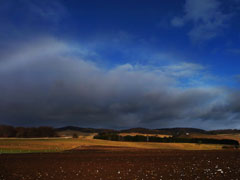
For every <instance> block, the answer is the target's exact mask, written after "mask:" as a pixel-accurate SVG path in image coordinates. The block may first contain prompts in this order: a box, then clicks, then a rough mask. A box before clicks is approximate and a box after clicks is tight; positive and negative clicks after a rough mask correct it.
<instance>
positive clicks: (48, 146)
mask: <svg viewBox="0 0 240 180" xmlns="http://www.w3.org/2000/svg"><path fill="white" fill-rule="evenodd" d="M91 146H112V147H128V148H145V149H179V150H215V149H222V145H209V144H208V145H207V144H190V143H150V142H120V141H106V140H99V139H92V136H88V137H79V138H78V139H73V138H69V139H66V138H52V139H50V138H49V139H24V138H21V139H16V138H15V139H11V138H5V139H0V153H33V152H62V151H65V150H71V149H75V148H77V149H81V147H84V148H86V147H91Z"/></svg>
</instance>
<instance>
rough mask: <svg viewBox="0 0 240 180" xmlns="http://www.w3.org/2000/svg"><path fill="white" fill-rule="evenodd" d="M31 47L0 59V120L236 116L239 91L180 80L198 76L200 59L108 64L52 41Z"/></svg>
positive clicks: (163, 122)
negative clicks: (174, 62)
mask: <svg viewBox="0 0 240 180" xmlns="http://www.w3.org/2000/svg"><path fill="white" fill-rule="evenodd" d="M26 44H27V45H25V46H22V47H21V48H20V49H19V48H16V49H14V48H12V49H11V53H8V54H7V53H5V54H4V58H3V56H2V57H0V59H1V61H0V63H1V66H0V82H1V84H0V123H7V124H13V125H53V126H62V125H69V124H71V125H78V126H89V127H113V128H124V127H136V126H146V127H152V128H158V127H169V126H194V127H199V126H201V127H203V128H208V126H209V125H211V127H213V128H214V127H221V125H220V124H223V125H225V124H226V123H230V125H229V127H231V123H235V124H234V125H236V123H237V120H238V118H239V113H240V104H239V102H240V101H239V99H240V95H239V93H238V92H234V93H233V92H231V93H229V92H228V91H227V90H225V89H221V88H214V87H209V86H207V85H205V86H203V87H202V86H201V87H200V86H197V85H196V84H195V83H187V82H182V81H180V80H179V79H178V77H180V78H182V77H184V79H185V80H186V79H188V81H189V82H193V81H194V80H196V81H200V80H199V79H197V75H199V74H201V73H204V72H202V69H204V67H202V66H199V65H197V64H189V63H179V64H177V65H174V66H173V65H169V66H164V67H159V68H156V67H155V68H152V67H149V66H141V65H131V64H125V65H119V66H117V67H115V68H111V69H104V68H100V66H99V65H97V64H95V63H93V62H91V61H88V60H83V59H81V58H78V57H76V56H74V54H75V53H74V52H73V51H74V50H76V48H74V47H72V46H71V45H68V44H66V43H64V42H60V41H57V40H54V39H53V38H49V37H45V38H41V40H36V41H34V42H28V43H26ZM9 52H10V51H9ZM201 75H204V74H201ZM203 83H204V82H203V81H202V82H201V83H200V84H201V85H202V84H203ZM190 84H194V85H191V86H190ZM234 125H233V126H234Z"/></svg>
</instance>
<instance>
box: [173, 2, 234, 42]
mask: <svg viewBox="0 0 240 180" xmlns="http://www.w3.org/2000/svg"><path fill="white" fill-rule="evenodd" d="M232 15H233V13H232V12H229V13H226V12H224V11H223V9H222V4H221V2H220V1H218V0H186V1H185V5H184V15H183V16H176V17H174V18H173V19H172V21H171V24H172V25H173V26H175V27H182V26H185V25H186V24H189V23H191V24H192V26H193V27H192V28H191V30H190V31H189V33H188V35H189V37H190V38H191V40H192V41H193V42H195V43H197V42H202V41H205V40H209V39H212V38H214V37H216V36H218V35H219V34H220V32H221V31H222V29H224V28H225V27H226V26H227V24H228V21H229V19H230V18H231V17H232Z"/></svg>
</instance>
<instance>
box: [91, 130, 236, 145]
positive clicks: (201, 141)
mask: <svg viewBox="0 0 240 180" xmlns="http://www.w3.org/2000/svg"><path fill="white" fill-rule="evenodd" d="M94 139H103V140H110V141H130V142H163V143H197V144H225V145H237V146H238V145H239V143H238V141H236V140H232V139H208V138H181V137H157V136H143V135H136V136H129V135H128V136H120V135H119V134H115V133H99V134H98V135H95V136H94Z"/></svg>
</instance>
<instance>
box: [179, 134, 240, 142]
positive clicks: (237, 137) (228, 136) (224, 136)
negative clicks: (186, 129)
mask: <svg viewBox="0 0 240 180" xmlns="http://www.w3.org/2000/svg"><path fill="white" fill-rule="evenodd" d="M184 137H189V138H212V139H233V140H236V141H238V142H239V143H240V134H217V135H208V134H190V135H189V136H184Z"/></svg>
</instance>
